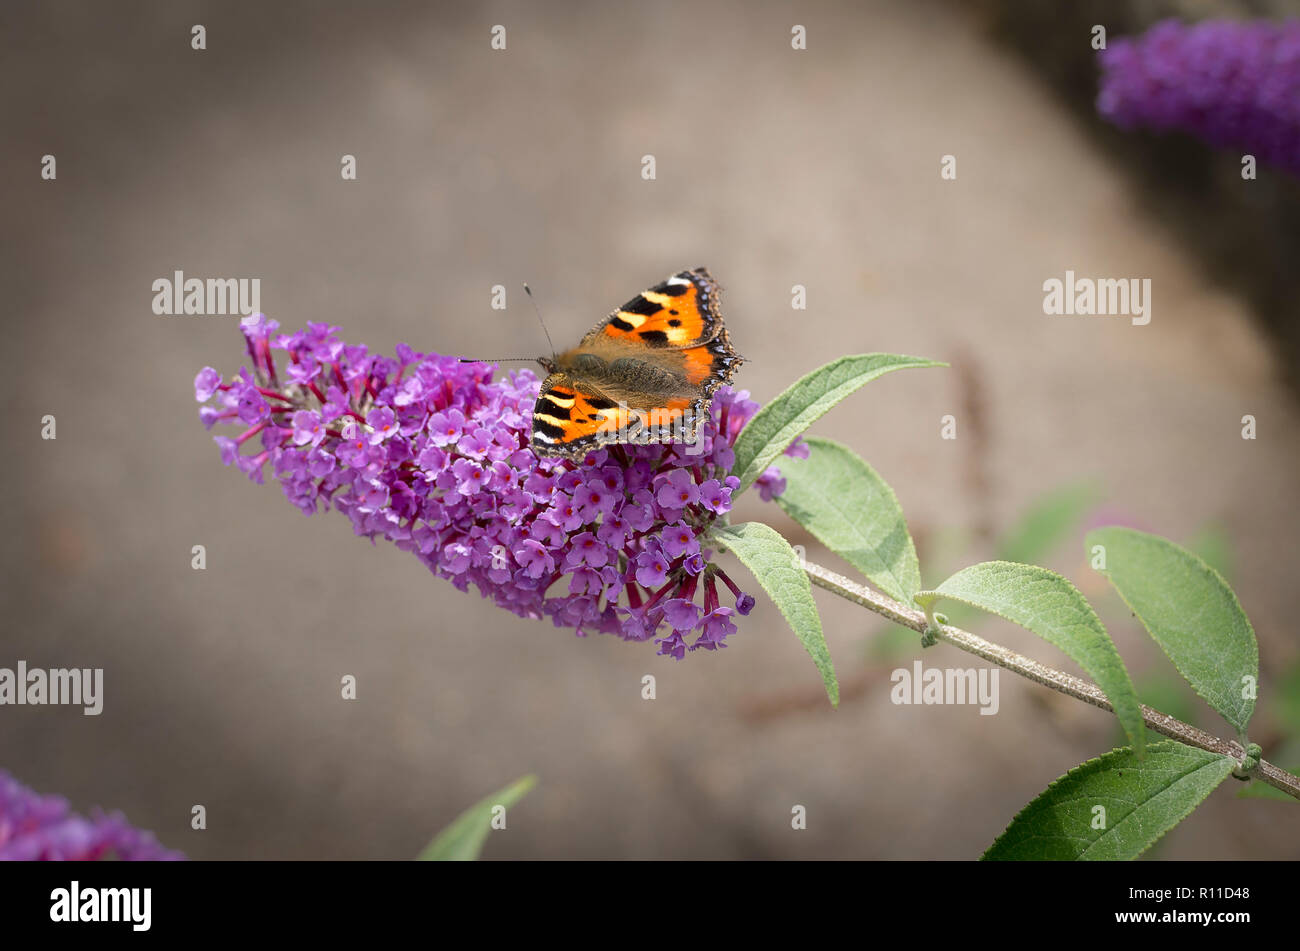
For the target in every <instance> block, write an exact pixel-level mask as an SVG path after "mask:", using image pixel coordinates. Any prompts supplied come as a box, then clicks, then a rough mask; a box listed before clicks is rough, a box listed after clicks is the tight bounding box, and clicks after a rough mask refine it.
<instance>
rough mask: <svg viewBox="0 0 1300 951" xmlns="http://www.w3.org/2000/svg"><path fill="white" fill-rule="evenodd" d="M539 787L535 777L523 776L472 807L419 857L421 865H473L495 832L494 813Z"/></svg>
mask: <svg viewBox="0 0 1300 951" xmlns="http://www.w3.org/2000/svg"><path fill="white" fill-rule="evenodd" d="M536 783H537V777H536V776H524V777H523V778H521V779H517V780H515V781H514V782H513V783H511V784H510V785H509V786H507V787H506V788H505V789H498V790H497V791H496V792H494V793H493V794H492V795H490V796H488V797H487V798H486V799H481V800H479V801H478V802H476V803H474V805H472V806H470V807H469V808H468V809H466V810H465V811H464V812H462V813H461V814H460V815H459V816H457V817H456V820H455V821H454V822H452V824H451V825H449V826H447V827H446V828H445V829H443V830H442V831H441V832H439V833H438V835H437V836H436V837H434V840H433V841H432V842H430V843H429V844H428V845H427V846H426V847H425V849H424V851H423V852H421V853H420V854H419V855H418V856H416V858H417V860H418V861H421V862H472V861H474V860H475V859H477V858H478V856H479V853H480V852H482V851H483V843H484V841H486V839H487V836H488V832H489V831H490V830H491V828H492V810H493V809H495V808H496V807H497V806H504V807H505V808H506V809H509V808H510V807H511V806H513V805H514V804H515V803H517V802H518V801H519V800H520V799H523V798H524V795H525V794H526V793H527V792H528V790H530V789H532V788H533V786H534V785H536Z"/></svg>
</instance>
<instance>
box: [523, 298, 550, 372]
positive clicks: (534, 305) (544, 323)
mask: <svg viewBox="0 0 1300 951" xmlns="http://www.w3.org/2000/svg"><path fill="white" fill-rule="evenodd" d="M524 293H525V294H527V295H528V299H529V300H530V301H532V302H533V313H535V314H536V315H537V322H538V323H539V324H541V325H542V333H544V334H546V343H547V345H548V346H549V347H550V348H551V357H552V359H558V357H557V356H556V353H555V344H553V343H551V332H550V331H549V330H547V329H546V321H544V320H542V312H541V309H540V308H538V306H537V299H536V298H535V297H533V289H532V288H531V287H529V286H528V282H527V281H525V282H524Z"/></svg>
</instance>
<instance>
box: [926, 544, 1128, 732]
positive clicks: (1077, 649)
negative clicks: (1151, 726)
mask: <svg viewBox="0 0 1300 951" xmlns="http://www.w3.org/2000/svg"><path fill="white" fill-rule="evenodd" d="M935 598H953V599H954V600H957V601H962V602H964V603H966V604H970V605H973V606H974V607H977V608H980V609H982V610H984V611H990V612H992V613H993V614H997V615H1000V616H1002V617H1004V618H1006V619H1007V620H1008V621H1013V622H1015V623H1016V624H1019V625H1020V626H1021V627H1025V628H1028V629H1029V630H1031V631H1033V632H1034V633H1035V634H1037V635H1038V636H1039V637H1041V638H1043V640H1045V641H1048V642H1050V643H1052V644H1055V645H1056V646H1057V647H1059V648H1060V649H1061V650H1063V651H1065V653H1066V654H1068V655H1069V656H1070V657H1071V658H1072V659H1073V660H1074V661H1075V663H1077V664H1078V665H1079V666H1080V667H1082V668H1083V669H1084V670H1085V671H1087V673H1088V675H1089V676H1090V677H1092V679H1093V680H1095V681H1097V686H1098V687H1100V688H1101V689H1102V691H1103V692H1104V693H1105V694H1106V697H1107V699H1109V700H1110V703H1111V706H1112V707H1114V708H1115V715H1116V716H1117V717H1119V722H1120V725H1121V726H1123V727H1124V732H1125V733H1126V734H1127V735H1128V737H1129V741H1130V742H1131V743H1132V744H1133V747H1134V748H1135V749H1136V750H1137V751H1138V755H1141V753H1142V748H1143V743H1144V738H1143V732H1142V710H1141V708H1140V707H1139V705H1138V699H1137V693H1136V692H1135V691H1134V690H1133V682H1132V681H1131V680H1129V676H1128V670H1127V669H1126V668H1125V667H1124V661H1123V660H1121V659H1120V656H1119V651H1117V650H1116V649H1115V645H1114V643H1112V642H1111V639H1110V635H1109V634H1107V633H1106V628H1105V627H1104V626H1103V625H1102V623H1101V619H1100V618H1098V617H1097V612H1096V611H1094V610H1093V609H1092V605H1090V604H1089V603H1088V601H1087V599H1086V598H1084V596H1083V595H1082V594H1080V593H1079V589H1078V588H1076V587H1075V586H1074V585H1072V584H1070V582H1069V581H1067V580H1066V579H1065V578H1062V577H1061V576H1060V575H1058V574H1056V573H1055V572H1053V571H1048V570H1047V569H1046V568H1039V567H1036V566H1034V565H1020V564H1016V563H1015V562H1010V561H986V562H983V563H982V564H978V565H971V566H970V567H969V568H963V569H962V570H961V571H959V572H957V573H956V574H955V575H953V576H952V577H951V578H949V579H948V580H947V581H945V582H944V583H943V584H941V585H939V587H938V588H936V589H935V590H933V591H922V592H921V593H920V594H918V595H917V596H916V601H917V603H918V604H921V605H923V606H925V607H926V608H927V610H928V608H929V605H930V603H931V602H933V601H934V599H935Z"/></svg>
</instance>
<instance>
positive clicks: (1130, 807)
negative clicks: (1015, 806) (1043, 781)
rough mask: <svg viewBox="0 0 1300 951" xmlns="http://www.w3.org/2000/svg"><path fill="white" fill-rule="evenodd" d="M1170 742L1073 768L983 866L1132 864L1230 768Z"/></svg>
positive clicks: (1228, 761) (1017, 821)
mask: <svg viewBox="0 0 1300 951" xmlns="http://www.w3.org/2000/svg"><path fill="white" fill-rule="evenodd" d="M1236 765H1237V764H1236V761H1235V760H1233V759H1232V758H1231V757H1228V756H1221V755H1219V754H1218V753H1210V752H1207V751H1206V750H1198V749H1195V748H1194V747H1191V746H1185V745H1183V744H1182V743H1179V742H1177V741H1175V740H1165V741H1162V742H1159V743H1152V744H1151V745H1150V746H1148V747H1147V750H1146V755H1145V756H1144V757H1142V758H1140V759H1139V758H1138V756H1137V755H1136V754H1135V753H1134V752H1133V750H1131V749H1129V748H1128V747H1125V748H1124V749H1120V750H1112V751H1111V752H1109V753H1107V754H1105V755H1104V756H1099V757H1097V758H1096V759H1091V760H1088V762H1086V763H1084V764H1082V765H1080V766H1076V767H1075V768H1074V769H1072V770H1070V771H1069V772H1068V773H1066V774H1065V775H1064V776H1062V777H1061V778H1060V779H1058V780H1057V781H1056V782H1054V783H1052V785H1050V786H1048V787H1047V788H1046V789H1045V790H1043V792H1042V794H1041V795H1039V796H1038V798H1036V799H1034V801H1033V802H1031V803H1030V804H1029V805H1027V806H1025V808H1024V809H1022V810H1021V811H1020V814H1019V815H1017V816H1016V817H1015V818H1014V819H1012V820H1011V825H1009V826H1007V829H1006V831H1005V832H1003V833H1002V834H1001V835H1000V836H998V838H997V840H996V841H995V842H994V843H993V844H992V845H991V846H989V850H988V851H987V852H985V853H984V859H985V860H986V861H999V860H1000V861H1007V860H1010V861H1025V860H1029V861H1043V860H1049V861H1050V860H1055V861H1062V860H1064V861H1070V860H1077V859H1111V860H1115V859H1133V858H1137V856H1139V855H1141V854H1142V853H1143V852H1144V851H1146V850H1147V849H1148V848H1150V847H1151V846H1152V845H1153V844H1154V843H1155V842H1156V840H1158V839H1159V838H1160V837H1161V836H1162V835H1164V834H1165V833H1166V832H1168V831H1169V830H1170V829H1172V828H1173V827H1174V826H1176V825H1178V823H1179V822H1181V821H1182V820H1183V819H1185V818H1186V817H1187V815H1188V813H1190V812H1191V811H1192V810H1193V809H1195V808H1196V807H1197V806H1198V805H1200V804H1201V802H1202V800H1204V799H1205V797H1206V796H1208V795H1209V794H1210V793H1212V792H1213V791H1214V789H1215V787H1216V786H1218V785H1219V783H1221V782H1223V781H1224V780H1225V779H1227V778H1228V776H1229V775H1230V774H1231V773H1232V771H1233V769H1234V768H1236Z"/></svg>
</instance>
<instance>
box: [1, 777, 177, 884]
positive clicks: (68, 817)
mask: <svg viewBox="0 0 1300 951" xmlns="http://www.w3.org/2000/svg"><path fill="white" fill-rule="evenodd" d="M101 858H116V859H120V860H122V861H127V862H151V861H173V860H176V859H183V858H185V856H184V855H182V854H181V853H180V852H173V851H172V850H170V849H166V848H163V846H161V845H160V844H159V843H158V840H157V839H155V838H154V837H153V834H152V833H150V832H145V831H144V830H143V829H136V828H134V827H133V826H131V825H130V824H129V823H128V822H127V821H126V818H125V817H124V816H123V815H122V814H121V813H119V812H114V813H108V814H105V813H103V812H101V811H100V810H98V809H93V810H91V814H90V818H89V819H87V818H85V817H84V816H79V815H77V814H76V813H74V812H72V811H70V809H69V808H68V802H67V800H66V799H63V798H62V797H60V796H42V795H40V794H38V793H35V792H33V791H32V790H30V789H28V788H27V787H26V786H24V785H22V784H21V783H20V782H18V780H16V779H14V778H13V777H12V776H10V775H9V774H8V773H7V772H5V771H4V770H0V861H11V862H12V861H19V862H24V861H26V862H31V861H50V862H64V861H74V862H80V861H93V860H95V859H101Z"/></svg>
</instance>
